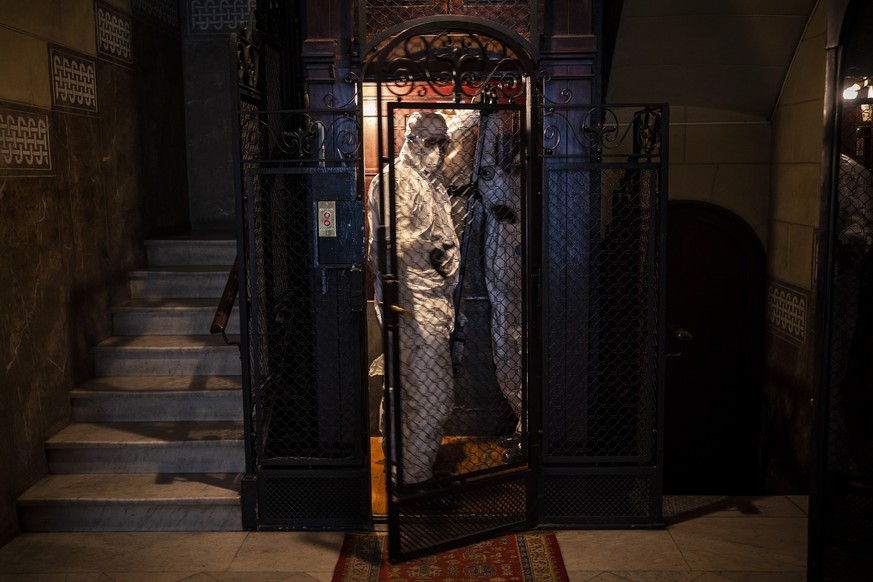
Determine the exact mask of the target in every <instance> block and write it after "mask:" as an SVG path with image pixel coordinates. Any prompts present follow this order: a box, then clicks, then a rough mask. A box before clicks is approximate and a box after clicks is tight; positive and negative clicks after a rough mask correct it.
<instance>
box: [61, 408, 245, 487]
mask: <svg viewBox="0 0 873 582" xmlns="http://www.w3.org/2000/svg"><path fill="white" fill-rule="evenodd" d="M45 450H46V458H47V460H48V467H49V471H50V472H51V473H53V474H55V475H60V474H71V473H76V474H82V473H236V472H242V471H244V470H245V455H244V451H245V442H244V440H243V424H242V422H234V421H205V422H118V423H84V422H74V423H72V424H70V425H68V426H66V427H65V428H63V429H61V430H60V431H59V432H58V433H57V434H55V435H54V436H52V437H51V438H49V439H48V440H47V441H46V442H45Z"/></svg>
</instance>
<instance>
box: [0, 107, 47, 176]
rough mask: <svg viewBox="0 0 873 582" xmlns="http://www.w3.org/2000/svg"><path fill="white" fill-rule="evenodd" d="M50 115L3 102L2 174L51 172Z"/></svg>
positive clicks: (0, 131)
mask: <svg viewBox="0 0 873 582" xmlns="http://www.w3.org/2000/svg"><path fill="white" fill-rule="evenodd" d="M49 133H50V132H49V116H48V114H47V113H37V112H34V111H25V110H21V109H14V108H11V107H6V106H5V105H2V104H0V175H19V174H23V175H30V174H37V175H42V174H48V173H51V169H52V157H51V146H50V142H49Z"/></svg>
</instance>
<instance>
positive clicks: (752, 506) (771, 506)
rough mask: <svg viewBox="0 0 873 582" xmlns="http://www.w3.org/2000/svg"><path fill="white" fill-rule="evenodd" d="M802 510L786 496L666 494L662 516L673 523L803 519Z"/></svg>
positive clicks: (803, 513) (803, 512) (804, 514)
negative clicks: (713, 519)
mask: <svg viewBox="0 0 873 582" xmlns="http://www.w3.org/2000/svg"><path fill="white" fill-rule="evenodd" d="M805 516H806V513H805V511H804V510H803V509H802V508H801V507H800V506H799V505H798V504H797V503H795V502H794V501H793V500H791V499H789V498H788V497H785V496H782V495H778V496H761V497H721V496H716V495H681V496H679V495H677V496H674V495H666V496H664V517H665V519H666V520H667V522H668V523H676V522H679V521H686V520H688V519H695V518H698V517H805Z"/></svg>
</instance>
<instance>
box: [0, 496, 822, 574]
mask: <svg viewBox="0 0 873 582" xmlns="http://www.w3.org/2000/svg"><path fill="white" fill-rule="evenodd" d="M664 508H665V515H666V517H667V519H668V526H667V528H666V529H660V530H576V531H560V532H558V540H559V543H560V545H561V552H562V554H563V556H564V563H565V565H566V567H567V570H568V571H569V572H570V580H571V581H573V582H583V581H584V582H588V581H595V582H622V581H632V582H691V581H694V582H740V581H742V582H802V581H805V580H806V521H807V499H806V498H805V497H785V496H778V497H748V498H727V497H668V498H665V503H664ZM342 539H343V534H342V533H339V532H334V533H326V532H228V533H58V534H53V533H45V534H23V535H20V536H18V537H16V538H15V539H13V540H12V541H11V542H9V543H8V544H7V545H6V546H4V547H3V548H0V582H11V581H13V580H14V581H15V582H31V581H48V582H86V581H88V582H91V581H95V582H96V581H99V582H171V581H172V582H175V581H178V580H185V581H192V582H209V581H213V580H214V581H221V582H255V581H258V582H261V581H264V582H273V581H279V580H281V581H294V582H303V581H313V580H318V581H322V582H329V581H330V579H331V575H332V573H333V568H334V565H335V564H336V559H337V555H338V552H339V549H340V546H341V544H342Z"/></svg>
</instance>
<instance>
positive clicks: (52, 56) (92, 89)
mask: <svg viewBox="0 0 873 582" xmlns="http://www.w3.org/2000/svg"><path fill="white" fill-rule="evenodd" d="M49 61H50V63H49V64H50V66H51V76H52V106H53V107H55V108H57V109H72V110H77V111H88V112H92V113H96V112H97V74H96V69H97V68H96V66H95V61H94V60H93V59H90V58H88V57H86V56H84V55H80V54H78V53H74V52H71V51H69V50H65V49H62V48H60V47H55V46H52V47H49Z"/></svg>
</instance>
